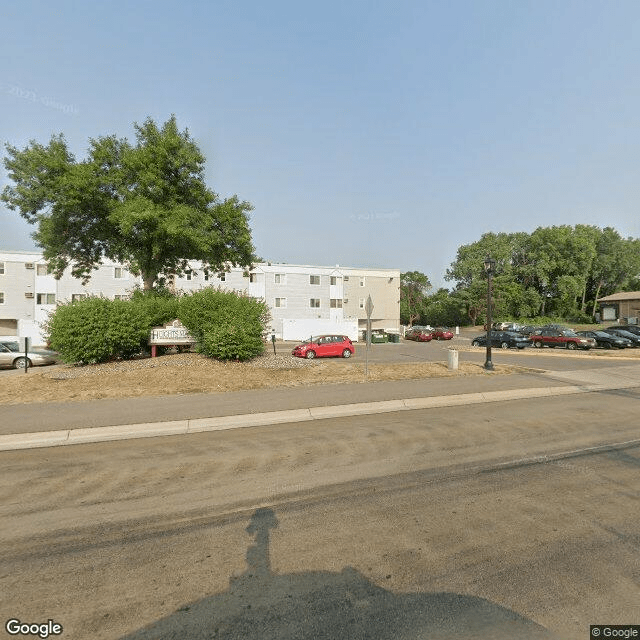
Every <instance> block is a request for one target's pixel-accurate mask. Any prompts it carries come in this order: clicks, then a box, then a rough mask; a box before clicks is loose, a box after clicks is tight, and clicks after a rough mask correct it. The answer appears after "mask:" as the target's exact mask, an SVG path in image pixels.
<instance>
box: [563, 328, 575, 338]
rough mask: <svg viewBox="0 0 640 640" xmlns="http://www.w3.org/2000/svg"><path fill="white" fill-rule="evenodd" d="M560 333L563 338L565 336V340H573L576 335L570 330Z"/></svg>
mask: <svg viewBox="0 0 640 640" xmlns="http://www.w3.org/2000/svg"><path fill="white" fill-rule="evenodd" d="M561 333H562V335H563V336H566V337H567V338H575V337H576V336H577V335H578V334H577V333H576V332H575V331H573V330H572V329H565V330H564V331H561Z"/></svg>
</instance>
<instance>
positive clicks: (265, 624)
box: [122, 508, 554, 640]
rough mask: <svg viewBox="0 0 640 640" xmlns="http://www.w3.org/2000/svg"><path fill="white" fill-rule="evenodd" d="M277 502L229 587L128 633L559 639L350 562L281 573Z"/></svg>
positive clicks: (191, 637)
mask: <svg viewBox="0 0 640 640" xmlns="http://www.w3.org/2000/svg"><path fill="white" fill-rule="evenodd" d="M277 526H278V520H277V518H276V515H275V513H274V512H273V511H272V510H271V509H266V508H263V509H258V510H257V511H255V512H254V514H253V516H252V517H251V522H250V523H249V526H248V527H247V529H246V531H247V533H249V534H250V535H252V536H254V544H252V545H251V546H250V547H249V548H248V549H247V556H246V557H247V568H246V570H245V572H244V573H243V574H242V575H240V576H238V577H235V578H232V579H231V580H230V584H229V589H228V590H227V591H226V592H224V593H221V594H218V595H215V596H210V597H207V598H203V599H202V600H199V601H198V602H195V603H192V604H190V605H188V606H184V607H182V608H181V609H179V610H178V611H176V612H175V613H173V614H172V615H170V616H167V617H166V618H162V619H160V620H158V621H157V622H154V623H153V624H151V625H149V626H147V627H145V628H143V629H140V630H138V631H136V632H134V633H132V634H129V635H127V636H125V637H124V638H123V639H122V640H149V639H151V638H153V639H158V640H169V639H172V640H201V639H202V640H204V639H216V640H218V639H224V640H231V639H233V640H236V639H237V640H241V639H242V640H245V639H248V640H252V639H255V640H258V639H260V640H264V639H267V638H269V639H273V640H276V639H277V640H289V639H294V638H295V639H296V640H300V639H303V638H309V639H312V638H313V639H314V640H315V639H327V640H329V639H331V640H359V639H362V640H364V639H367V640H409V639H412V640H413V639H415V640H417V639H425V640H427V639H428V640H451V639H452V638H456V640H459V639H463V640H472V639H473V640H480V639H482V640H543V639H544V640H552V639H553V638H554V636H553V635H552V634H551V633H550V632H549V631H547V630H546V629H544V628H543V627H541V626H539V625H537V624H536V623H534V622H532V621H531V620H528V619H527V618H524V617H522V616H520V615H518V614H517V613H515V612H513V611H510V610H509V609H505V608H504V607H501V606H498V605H496V604H493V603H491V602H489V601H488V600H484V599H483V598H477V597H473V596H465V595H460V594H456V593H428V594H419V593H417V594H394V593H392V592H390V591H386V590H385V589H382V588H380V587H378V586H377V585H375V584H374V583H372V582H370V581H369V580H367V579H366V578H365V577H364V576H363V575H362V574H360V573H359V572H358V571H356V570H355V569H353V568H351V567H345V568H344V569H343V570H342V571H341V572H340V573H331V572H324V571H314V572H307V573H296V574H288V575H274V574H273V573H272V572H271V564H270V558H269V531H270V529H274V528H276V527H277Z"/></svg>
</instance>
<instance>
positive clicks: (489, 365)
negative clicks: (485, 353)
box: [484, 360, 493, 371]
mask: <svg viewBox="0 0 640 640" xmlns="http://www.w3.org/2000/svg"><path fill="white" fill-rule="evenodd" d="M484 368H485V370H486V371H493V362H491V360H487V361H486V362H485V363H484Z"/></svg>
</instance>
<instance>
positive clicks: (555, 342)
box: [531, 328, 596, 349]
mask: <svg viewBox="0 0 640 640" xmlns="http://www.w3.org/2000/svg"><path fill="white" fill-rule="evenodd" d="M531 343H532V344H533V346H534V347H537V348H538V349H541V348H542V347H544V346H547V347H551V348H552V349H553V348H555V347H565V348H566V349H593V348H595V346H596V341H595V340H594V339H593V338H583V337H581V336H579V335H578V334H577V333H576V332H575V331H573V330H571V329H552V328H544V329H541V330H540V332H539V333H536V334H535V335H532V336H531Z"/></svg>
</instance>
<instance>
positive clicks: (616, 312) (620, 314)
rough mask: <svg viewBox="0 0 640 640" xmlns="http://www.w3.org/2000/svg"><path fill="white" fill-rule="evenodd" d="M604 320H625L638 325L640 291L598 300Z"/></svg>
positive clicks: (624, 292) (617, 294) (625, 292)
mask: <svg viewBox="0 0 640 640" xmlns="http://www.w3.org/2000/svg"><path fill="white" fill-rule="evenodd" d="M598 303H599V304H600V315H601V318H602V320H604V321H607V320H609V321H611V320H623V321H624V322H628V323H629V324H637V323H638V316H640V291H623V292H621V293H614V294H612V295H610V296H604V297H603V298H598Z"/></svg>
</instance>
